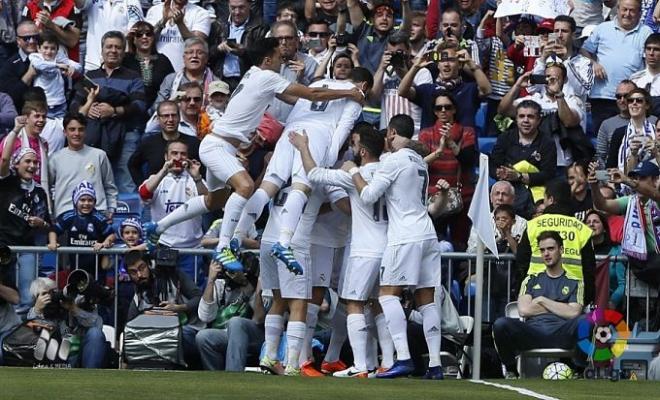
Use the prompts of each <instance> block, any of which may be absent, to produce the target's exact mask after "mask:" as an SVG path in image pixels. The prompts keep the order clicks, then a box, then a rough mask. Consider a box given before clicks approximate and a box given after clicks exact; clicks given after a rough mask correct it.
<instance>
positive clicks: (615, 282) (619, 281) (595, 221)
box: [586, 210, 626, 310]
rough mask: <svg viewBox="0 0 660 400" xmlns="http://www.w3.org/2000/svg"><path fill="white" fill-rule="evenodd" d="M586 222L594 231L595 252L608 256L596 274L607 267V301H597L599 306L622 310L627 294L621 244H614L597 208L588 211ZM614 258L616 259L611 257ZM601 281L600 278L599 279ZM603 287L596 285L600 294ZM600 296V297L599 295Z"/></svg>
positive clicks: (600, 263)
mask: <svg viewBox="0 0 660 400" xmlns="http://www.w3.org/2000/svg"><path fill="white" fill-rule="evenodd" d="M586 223H587V225H588V226H589V228H591V230H592V231H593V235H592V237H591V241H592V242H593V244H594V253H595V254H596V255H597V256H608V257H607V258H606V259H605V260H603V261H599V262H598V265H597V266H596V274H599V273H600V269H601V268H603V267H606V268H607V269H606V271H607V276H608V278H609V279H608V280H607V282H608V287H607V289H608V290H607V291H606V293H607V294H608V296H607V299H609V300H608V301H607V302H605V301H600V302H598V301H597V304H598V306H599V307H607V308H608V309H611V310H617V309H618V310H621V307H622V306H623V299H624V296H625V294H626V266H625V264H624V263H623V262H621V261H617V259H616V257H619V256H621V246H619V245H616V244H613V243H612V241H611V240H610V230H609V225H608V223H607V218H606V217H605V215H603V214H602V213H600V212H599V211H596V210H591V211H589V212H588V213H587V217H586ZM611 258H614V259H611ZM597 282H600V280H597ZM601 290H603V288H599V287H596V293H597V294H600V292H601ZM597 298H598V297H597Z"/></svg>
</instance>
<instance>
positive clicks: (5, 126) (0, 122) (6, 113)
mask: <svg viewBox="0 0 660 400" xmlns="http://www.w3.org/2000/svg"><path fill="white" fill-rule="evenodd" d="M17 115H18V113H17V112H16V107H14V102H13V101H12V100H11V97H9V95H8V94H6V93H2V92H0V136H4V135H5V134H6V133H9V130H10V129H11V128H13V127H14V118H16V116H17Z"/></svg>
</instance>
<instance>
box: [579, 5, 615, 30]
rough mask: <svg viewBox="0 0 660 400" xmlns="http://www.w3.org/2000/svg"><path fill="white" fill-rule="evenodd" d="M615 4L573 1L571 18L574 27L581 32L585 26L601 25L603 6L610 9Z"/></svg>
mask: <svg viewBox="0 0 660 400" xmlns="http://www.w3.org/2000/svg"><path fill="white" fill-rule="evenodd" d="M616 3H617V2H616V0H595V1H594V0H573V4H574V8H573V11H572V12H571V17H573V18H575V22H576V25H577V26H578V27H579V28H580V30H582V28H584V27H586V26H589V25H598V24H600V23H602V22H603V6H605V7H610V8H612V7H615V6H616Z"/></svg>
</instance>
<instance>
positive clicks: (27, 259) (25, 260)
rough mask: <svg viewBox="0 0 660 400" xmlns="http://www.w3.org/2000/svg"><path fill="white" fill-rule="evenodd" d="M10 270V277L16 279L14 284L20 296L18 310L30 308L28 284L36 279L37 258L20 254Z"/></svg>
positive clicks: (32, 254)
mask: <svg viewBox="0 0 660 400" xmlns="http://www.w3.org/2000/svg"><path fill="white" fill-rule="evenodd" d="M12 268H13V271H12V276H13V277H18V279H17V280H16V282H15V283H16V287H18V294H19V295H20V300H19V302H18V308H19V309H23V308H30V307H31V306H32V303H33V300H32V295H31V294H30V284H31V283H32V281H33V280H35V279H36V278H37V258H36V256H35V254H34V253H21V254H20V255H19V256H18V258H17V260H16V262H15V263H14V265H13V266H12ZM14 279H15V278H14Z"/></svg>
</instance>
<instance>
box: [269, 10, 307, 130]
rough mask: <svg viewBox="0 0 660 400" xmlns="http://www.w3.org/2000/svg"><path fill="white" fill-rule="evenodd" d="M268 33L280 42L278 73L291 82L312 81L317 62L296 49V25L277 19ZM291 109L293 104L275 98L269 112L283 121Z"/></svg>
mask: <svg viewBox="0 0 660 400" xmlns="http://www.w3.org/2000/svg"><path fill="white" fill-rule="evenodd" d="M270 33H271V35H272V37H274V38H276V39H277V40H278V41H279V42H280V53H281V54H282V66H281V67H280V75H282V76H283V77H284V78H285V79H286V80H288V81H289V82H292V83H300V84H302V85H305V86H307V85H309V84H310V83H312V80H313V78H314V73H315V72H316V67H318V64H317V63H316V61H314V58H313V57H311V56H309V55H307V54H304V53H302V52H300V51H298V47H299V46H300V39H299V37H298V29H297V28H296V26H295V25H294V24H293V23H292V22H290V21H279V22H276V23H275V24H273V26H272V28H271V30H270ZM292 109H293V105H290V104H287V103H285V102H283V101H281V100H277V99H276V100H275V101H274V102H273V104H272V105H271V107H270V110H269V112H270V113H271V114H272V115H273V117H275V118H276V119H277V120H278V121H280V122H282V123H284V122H285V121H286V119H287V117H288V116H289V113H290V112H291V110H292Z"/></svg>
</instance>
